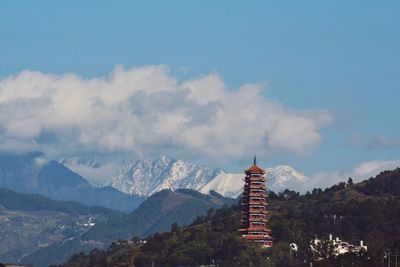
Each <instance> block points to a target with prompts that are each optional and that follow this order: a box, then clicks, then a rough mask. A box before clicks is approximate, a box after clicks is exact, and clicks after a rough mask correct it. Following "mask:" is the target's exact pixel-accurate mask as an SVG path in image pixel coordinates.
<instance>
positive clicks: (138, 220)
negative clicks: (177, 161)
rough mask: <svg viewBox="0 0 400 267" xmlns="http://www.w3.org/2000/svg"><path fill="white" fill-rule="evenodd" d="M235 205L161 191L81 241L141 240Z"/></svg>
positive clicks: (211, 197) (182, 191)
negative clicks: (174, 224)
mask: <svg viewBox="0 0 400 267" xmlns="http://www.w3.org/2000/svg"><path fill="white" fill-rule="evenodd" d="M235 202H236V201H235V200H234V199H230V198H225V197H222V196H220V195H219V194H217V193H215V192H214V193H212V194H211V195H203V194H201V193H199V192H197V191H194V190H190V189H178V190H177V191H171V190H162V191H160V192H157V193H155V194H154V195H152V196H150V197H149V198H148V199H146V200H145V201H144V202H143V203H142V204H141V205H140V206H139V208H137V209H136V210H135V211H134V212H132V213H131V214H129V215H127V216H125V217H124V218H123V219H121V220H115V221H110V222H107V223H105V224H99V225H97V226H96V227H94V228H93V229H91V230H90V231H88V232H87V233H86V234H85V235H84V236H83V239H85V240H91V239H99V238H100V239H101V240H102V241H107V242H109V241H112V240H116V239H121V238H130V237H132V236H134V235H136V236H140V237H145V236H147V235H149V234H153V233H156V232H164V231H167V230H169V229H170V227H171V224H173V223H177V224H178V225H187V224H189V223H191V222H192V221H193V219H194V218H196V217H197V216H199V215H201V214H204V213H206V212H207V210H208V209H210V208H218V207H222V206H224V205H232V204H234V203H235Z"/></svg>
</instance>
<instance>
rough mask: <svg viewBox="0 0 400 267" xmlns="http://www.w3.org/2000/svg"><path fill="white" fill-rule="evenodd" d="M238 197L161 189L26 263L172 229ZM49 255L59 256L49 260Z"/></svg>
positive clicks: (40, 263) (61, 258)
mask: <svg viewBox="0 0 400 267" xmlns="http://www.w3.org/2000/svg"><path fill="white" fill-rule="evenodd" d="M235 202H236V200H233V199H229V198H224V197H222V196H220V195H218V194H217V193H215V192H212V193H211V194H210V195H203V194H201V193H199V192H197V191H193V190H189V189H183V190H177V191H174V192H173V191H171V190H162V191H160V192H158V193H156V194H154V195H152V196H150V197H149V198H148V199H147V200H145V201H144V202H143V203H142V204H141V205H140V206H139V208H138V209H136V210H135V211H134V212H132V213H131V214H128V215H125V216H123V217H120V218H116V219H114V220H110V221H107V222H103V223H98V224H96V225H95V226H94V227H93V228H90V230H89V231H87V232H85V233H84V234H83V235H82V236H80V237H79V239H73V240H70V241H66V242H58V243H54V244H52V245H51V246H48V247H45V248H43V249H41V250H38V251H37V252H36V253H34V254H32V255H30V256H28V257H26V258H25V259H24V260H23V262H25V263H30V264H34V265H37V266H45V265H48V264H54V263H60V262H62V261H65V260H67V258H68V257H69V256H70V255H72V254H73V253H76V252H78V251H80V249H81V250H84V251H86V250H87V248H88V246H90V245H95V246H96V247H98V248H105V247H107V246H108V245H110V244H111V242H112V241H115V240H118V239H131V238H132V237H134V236H141V237H144V236H147V235H150V234H154V233H156V232H165V231H168V230H169V229H171V225H172V224H173V223H177V224H178V225H187V224H190V223H191V222H192V221H193V220H194V219H195V218H196V217H197V216H200V215H204V214H206V213H207V211H208V210H209V209H210V208H220V207H223V206H224V205H232V204H233V203H235ZM49 255H57V257H56V258H55V259H52V260H48V259H47V258H49Z"/></svg>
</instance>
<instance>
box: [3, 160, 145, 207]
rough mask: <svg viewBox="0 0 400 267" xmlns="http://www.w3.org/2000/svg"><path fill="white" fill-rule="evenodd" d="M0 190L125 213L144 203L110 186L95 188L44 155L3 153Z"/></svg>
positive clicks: (140, 199)
mask: <svg viewBox="0 0 400 267" xmlns="http://www.w3.org/2000/svg"><path fill="white" fill-rule="evenodd" d="M0 188H6V189H10V190H14V191H16V192H21V193H37V194H40V195H43V196H46V197H50V198H53V199H55V200H68V201H77V202H80V203H83V204H86V205H97V206H103V207H107V208H111V209H116V210H119V211H123V212H129V211H132V210H134V209H135V208H136V207H137V206H138V205H139V204H140V203H141V202H142V201H143V198H141V197H139V196H137V195H127V194H124V193H122V192H120V191H118V190H116V189H115V188H113V187H110V186H106V187H100V188H99V187H93V186H91V185H90V183H89V182H88V181H87V180H86V179H84V178H83V177H82V176H80V175H79V174H77V173H75V172H73V171H71V170H70V169H68V168H67V167H65V166H64V165H62V164H60V163H58V162H57V161H54V160H49V159H47V158H46V156H45V155H44V154H43V153H41V152H31V153H27V154H23V155H15V154H10V153H0Z"/></svg>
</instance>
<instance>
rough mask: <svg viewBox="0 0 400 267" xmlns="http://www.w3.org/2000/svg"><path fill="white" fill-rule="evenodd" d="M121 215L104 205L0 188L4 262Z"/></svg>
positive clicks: (1, 255)
mask: <svg viewBox="0 0 400 267" xmlns="http://www.w3.org/2000/svg"><path fill="white" fill-rule="evenodd" d="M121 216H122V213H120V212H118V211H114V210H110V209H107V208H103V207H88V206H85V205H82V204H79V203H76V202H64V201H56V200H52V199H50V198H47V197H43V196H40V195H37V194H24V193H17V192H14V191H11V190H8V189H3V188H0V240H1V242H0V262H18V261H19V260H21V259H22V258H23V257H26V256H27V255H30V254H32V253H35V252H36V251H38V250H40V249H41V248H42V247H44V246H49V245H51V244H54V243H57V242H63V241H65V240H68V239H70V238H73V237H76V236H79V235H81V234H82V233H84V232H86V231H87V230H89V228H90V227H92V226H93V224H96V223H99V222H101V221H102V222H105V221H107V220H110V219H112V218H119V217H121ZM90 248H93V246H91V247H90Z"/></svg>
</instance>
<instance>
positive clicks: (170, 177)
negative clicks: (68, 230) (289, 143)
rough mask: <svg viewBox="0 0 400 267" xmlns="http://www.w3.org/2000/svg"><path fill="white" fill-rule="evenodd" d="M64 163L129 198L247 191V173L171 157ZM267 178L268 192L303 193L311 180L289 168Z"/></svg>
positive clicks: (269, 173) (273, 171)
mask: <svg viewBox="0 0 400 267" xmlns="http://www.w3.org/2000/svg"><path fill="white" fill-rule="evenodd" d="M62 162H63V164H65V165H66V166H68V167H69V168H70V169H72V170H73V171H75V172H77V173H80V174H81V175H82V176H84V177H87V178H88V180H89V181H90V182H91V183H92V184H94V185H96V184H97V185H100V184H101V185H111V186H112V187H114V188H116V189H118V190H119V191H121V192H124V193H128V194H138V195H141V196H149V195H151V194H153V193H155V192H158V191H160V190H162V189H173V190H175V189H178V188H188V189H194V190H197V191H199V192H201V193H205V194H208V193H209V191H210V190H214V191H216V192H218V193H219V194H221V195H223V196H226V197H237V196H239V195H240V194H241V192H242V190H243V189H242V186H243V178H244V174H243V173H227V172H225V171H223V170H222V169H217V168H207V167H202V166H199V165H196V164H193V163H188V162H185V161H182V160H176V159H172V158H169V157H161V158H158V159H155V160H143V161H118V162H117V161H115V162H106V163H102V162H101V161H100V160H98V159H88V158H84V159H79V158H72V159H70V160H68V159H63V161H62ZM266 177H267V182H266V184H267V186H268V188H270V189H271V190H273V191H275V192H279V191H281V190H283V189H285V188H289V189H294V190H301V188H304V185H305V182H306V181H307V179H308V178H307V177H306V176H304V175H303V174H302V173H300V172H298V171H296V170H295V169H293V168H292V167H291V166H288V165H280V166H276V167H271V168H268V169H266Z"/></svg>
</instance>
